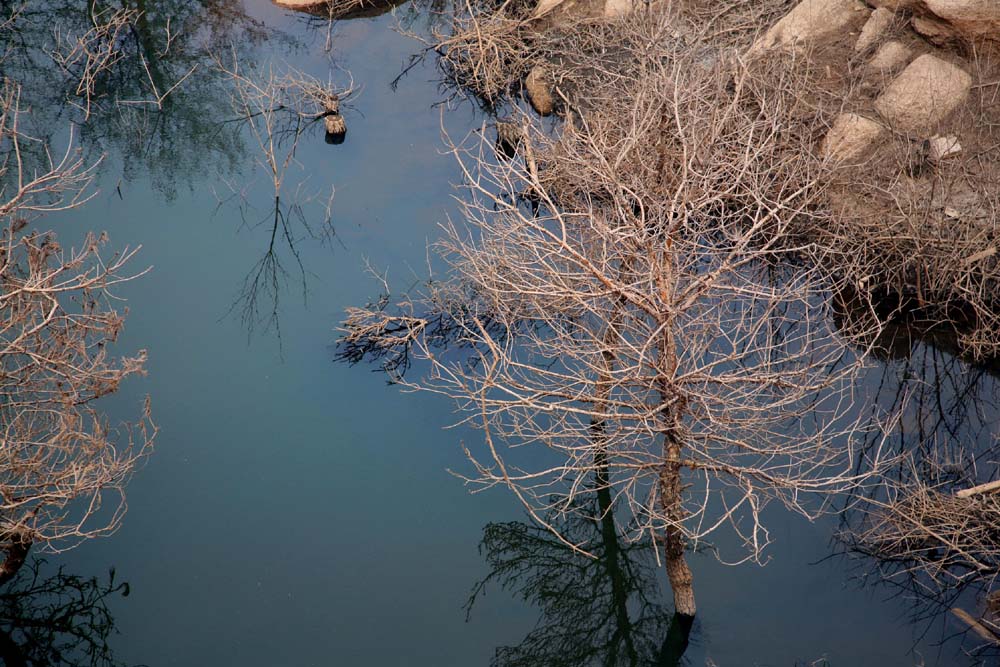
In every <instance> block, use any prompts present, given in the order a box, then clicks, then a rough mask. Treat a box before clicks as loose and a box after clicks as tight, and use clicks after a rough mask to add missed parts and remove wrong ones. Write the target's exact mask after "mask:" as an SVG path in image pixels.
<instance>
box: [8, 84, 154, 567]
mask: <svg viewBox="0 0 1000 667" xmlns="http://www.w3.org/2000/svg"><path fill="white" fill-rule="evenodd" d="M18 100H19V89H18V87H17V86H16V85H14V84H8V85H7V86H6V87H5V88H4V89H3V91H2V93H0V147H2V149H3V151H2V152H3V155H5V156H7V159H6V160H5V161H4V162H3V163H2V164H0V183H3V184H4V186H3V188H2V190H0V226H2V228H0V445H2V446H0V550H2V551H3V552H4V554H5V556H6V557H5V559H4V561H3V563H2V565H0V583H3V582H5V581H7V580H9V579H10V578H11V577H12V576H13V575H14V574H15V573H16V571H17V570H18V569H19V568H20V566H21V565H22V564H23V562H24V559H25V556H26V555H27V552H28V550H29V549H30V547H31V546H32V545H34V544H41V545H44V546H46V547H49V548H50V549H62V548H65V547H68V546H71V545H72V544H74V543H75V542H76V541H79V540H82V539H85V538H89V537H94V536H97V535H102V534H106V533H109V532H111V531H113V530H114V529H115V528H117V527H118V525H119V523H120V521H121V518H122V515H123V514H124V511H125V495H124V489H125V484H126V482H127V481H128V479H129V477H130V475H131V473H132V471H133V470H134V469H135V466H136V465H137V463H138V462H139V461H140V459H141V458H142V457H143V455H144V454H145V453H146V452H147V450H148V448H149V446H150V444H151V442H152V438H153V435H154V433H155V428H154V427H153V425H152V424H151V423H150V421H149V407H148V404H147V405H146V406H145V407H144V408H143V413H142V417H141V418H140V419H139V421H138V422H137V423H136V424H134V425H132V426H127V427H123V428H121V429H118V430H115V429H112V428H111V427H110V426H109V425H108V423H107V420H106V419H105V418H103V417H102V416H101V414H100V413H99V412H98V411H97V408H96V406H95V404H94V403H95V401H97V399H99V398H100V397H102V396H105V395H107V394H110V393H113V392H114V391H116V390H117V389H118V386H119V384H120V383H121V382H122V380H124V379H125V378H126V377H128V376H130V375H133V374H137V373H140V372H142V366H143V362H144V360H145V352H139V353H138V354H136V355H134V356H130V357H123V358H115V357H113V356H112V355H111V351H110V350H109V346H110V344H111V343H113V342H114V340H115V338H116V337H117V335H118V332H119V331H120V330H121V328H122V324H123V322H124V319H123V317H124V313H123V312H121V311H120V310H119V307H118V305H117V303H116V302H117V299H116V298H115V296H114V293H113V289H114V287H115V286H116V285H118V284H120V283H122V282H124V281H127V280H130V279H131V278H133V277H134V275H133V274H130V273H127V272H126V269H125V266H126V264H127V263H128V261H129V260H130V259H131V258H132V257H133V256H134V254H135V252H136V249H128V248H125V249H123V250H122V251H120V252H118V253H116V254H115V255H113V256H111V257H107V256H104V257H102V248H103V246H104V245H105V239H104V238H103V237H100V238H99V237H96V236H93V235H89V236H87V238H86V240H85V241H84V242H83V244H82V246H81V247H80V248H77V249H63V248H62V247H61V246H60V245H59V244H58V242H57V241H56V239H55V236H54V235H53V234H51V233H43V232H39V231H37V229H36V226H37V222H38V220H39V219H40V218H41V216H44V215H45V214H48V213H52V212H56V211H66V210H68V209H73V208H76V207H78V206H80V205H82V204H83V203H84V202H86V200H87V199H88V194H87V188H88V185H89V184H90V181H91V177H92V173H93V167H92V166H88V164H87V163H86V162H85V161H84V160H83V158H82V157H81V156H80V154H79V153H78V152H76V151H75V150H73V149H72V148H68V149H67V150H66V151H65V153H63V154H62V156H61V157H59V156H56V157H53V158H51V159H50V160H49V161H48V162H47V163H46V164H41V165H39V164H31V163H26V162H24V161H23V160H22V156H23V153H22V151H21V148H20V147H21V144H22V142H23V141H24V139H23V137H21V135H20V133H19V118H20V116H21V110H20V108H19V104H18Z"/></svg>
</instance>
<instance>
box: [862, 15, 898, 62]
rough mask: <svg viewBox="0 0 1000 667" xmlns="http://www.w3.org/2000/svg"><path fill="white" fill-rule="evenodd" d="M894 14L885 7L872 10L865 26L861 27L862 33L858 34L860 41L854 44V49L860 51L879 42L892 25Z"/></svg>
mask: <svg viewBox="0 0 1000 667" xmlns="http://www.w3.org/2000/svg"><path fill="white" fill-rule="evenodd" d="M893 16H894V15H893V13H892V12H891V11H889V10H888V9H886V8H885V7H879V8H878V9H876V10H875V11H874V12H872V15H871V16H869V17H868V20H867V21H866V22H865V25H864V27H863V28H861V35H859V36H858V41H857V42H855V44H854V50H855V51H856V52H859V53H860V52H861V51H864V50H866V49H868V48H869V47H871V45H872V44H874V43H875V42H877V41H878V40H879V38H880V37H882V35H884V34H885V32H886V30H888V29H889V27H890V26H891V25H892V21H893Z"/></svg>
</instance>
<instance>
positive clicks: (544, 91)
mask: <svg viewBox="0 0 1000 667" xmlns="http://www.w3.org/2000/svg"><path fill="white" fill-rule="evenodd" d="M524 87H525V88H526V89H527V91H528V101H529V102H531V106H532V107H534V109H535V111H537V112H538V113H539V115H542V116H548V115H549V114H550V113H552V112H553V111H555V108H556V97H555V94H554V91H553V88H554V87H555V86H554V85H553V83H552V75H551V74H549V71H548V68H546V67H545V66H544V65H535V66H534V67H532V68H531V71H530V72H528V76H527V77H526V78H525V80H524Z"/></svg>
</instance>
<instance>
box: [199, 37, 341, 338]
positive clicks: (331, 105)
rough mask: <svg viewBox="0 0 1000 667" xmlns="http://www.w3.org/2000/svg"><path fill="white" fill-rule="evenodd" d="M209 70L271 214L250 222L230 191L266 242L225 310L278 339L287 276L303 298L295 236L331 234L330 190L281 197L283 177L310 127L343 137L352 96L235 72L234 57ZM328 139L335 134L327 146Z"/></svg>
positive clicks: (301, 78) (293, 75)
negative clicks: (226, 93)
mask: <svg viewBox="0 0 1000 667" xmlns="http://www.w3.org/2000/svg"><path fill="white" fill-rule="evenodd" d="M216 67H217V68H218V70H219V71H220V72H221V73H222V74H223V75H224V76H225V77H227V78H228V79H229V80H230V82H231V83H232V90H233V92H232V97H231V104H232V108H233V111H234V113H235V114H236V118H237V120H238V121H239V123H240V124H241V125H242V126H243V127H244V129H245V130H246V133H247V134H248V135H249V136H250V137H252V140H253V142H254V143H255V144H256V146H257V148H258V153H257V163H258V166H259V168H260V169H261V170H262V171H263V172H264V173H266V174H267V176H268V179H269V180H270V185H271V192H273V208H272V209H271V210H269V211H268V212H267V213H266V214H265V215H263V216H262V217H261V218H258V219H256V220H255V219H253V217H252V216H253V213H252V208H251V204H250V201H249V199H248V198H247V197H246V196H245V191H244V190H239V189H235V188H234V192H236V193H237V198H238V199H239V201H240V206H241V212H242V214H243V219H244V222H245V223H247V224H248V226H251V227H259V226H266V227H267V228H268V229H269V242H268V245H267V248H266V250H265V251H264V254H263V255H262V256H261V258H260V259H259V260H258V261H257V262H256V263H255V264H254V266H253V268H252V269H251V270H250V272H249V273H248V274H247V276H246V278H245V279H244V282H243V286H242V289H241V290H240V295H239V297H238V298H237V300H236V302H235V303H234V304H233V307H232V309H233V310H234V311H237V312H239V313H240V316H241V319H242V320H243V323H244V325H245V326H246V327H247V329H248V331H251V332H252V331H253V329H254V327H255V326H256V325H258V324H261V325H263V326H264V327H265V328H273V329H274V330H275V331H277V332H278V335H279V337H280V327H279V322H278V312H279V301H280V296H281V293H282V291H283V290H284V287H285V285H286V283H287V281H288V280H289V278H290V277H291V276H292V275H293V272H294V273H297V274H298V276H297V277H298V280H299V281H300V283H301V285H302V291H303V297H305V293H306V270H305V266H304V265H303V263H302V258H301V255H300V254H299V251H298V248H297V243H298V241H299V240H301V238H302V237H303V236H305V237H308V238H312V239H317V240H329V239H331V238H333V235H334V230H333V225H332V218H331V208H332V203H333V195H334V190H333V188H331V189H330V190H329V193H328V194H327V195H326V196H325V197H317V196H316V195H315V194H312V193H307V192H304V186H303V184H302V183H301V182H300V183H299V185H298V187H297V188H296V189H295V190H294V191H293V192H287V188H286V187H285V180H286V176H287V174H288V171H289V168H290V167H292V166H293V165H294V164H295V160H296V151H297V150H298V145H299V139H300V138H301V137H302V136H303V134H304V133H305V132H306V131H307V130H309V129H310V128H311V127H313V126H316V125H317V124H319V123H323V125H324V126H325V130H326V133H327V135H328V141H329V142H330V143H336V142H337V141H336V135H337V134H338V131H339V138H340V139H341V140H342V138H343V132H344V131H346V130H344V129H343V123H342V120H340V121H339V122H337V121H338V119H341V116H340V105H341V103H342V102H343V101H344V100H346V99H348V98H349V97H350V95H351V91H352V89H351V87H348V88H347V89H346V90H336V89H335V87H334V86H333V84H332V83H323V82H321V81H319V80H318V79H316V78H314V77H311V76H309V75H307V74H305V73H303V72H299V71H296V70H288V71H285V72H278V71H276V70H275V69H274V68H273V67H272V68H270V69H267V70H262V69H252V68H247V67H244V66H242V65H241V63H240V60H239V57H238V55H237V54H236V53H233V54H232V58H231V59H230V60H228V61H226V62H224V61H223V60H221V59H218V60H217V61H216ZM331 121H334V122H331ZM331 128H333V131H331ZM331 134H334V135H335V139H334V140H332V141H331V140H330V139H329V135H331ZM317 203H318V204H319V205H320V206H319V209H320V211H321V212H322V216H321V218H320V222H319V224H318V225H314V224H311V223H310V220H309V215H308V214H307V212H306V209H307V207H310V206H312V205H315V204H317ZM248 216H249V217H248ZM283 256H284V258H283ZM289 262H290V263H292V264H293V265H294V269H293V270H292V272H290V271H289V269H288V268H287V266H286V265H287V264H288V263H289Z"/></svg>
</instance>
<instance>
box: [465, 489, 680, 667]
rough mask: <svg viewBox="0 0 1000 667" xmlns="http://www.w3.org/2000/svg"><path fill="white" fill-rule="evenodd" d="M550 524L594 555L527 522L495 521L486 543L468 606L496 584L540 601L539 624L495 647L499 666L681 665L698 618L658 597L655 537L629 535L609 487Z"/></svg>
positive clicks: (581, 498)
mask: <svg viewBox="0 0 1000 667" xmlns="http://www.w3.org/2000/svg"><path fill="white" fill-rule="evenodd" d="M551 519H552V521H553V525H555V526H556V527H557V528H558V530H559V531H560V532H561V533H562V534H563V535H564V536H565V537H566V538H567V539H568V540H569V541H571V542H573V543H575V544H578V545H580V547H581V548H582V549H584V550H586V551H588V552H589V553H590V554H592V555H593V556H594V558H591V557H589V556H587V555H585V554H582V553H580V551H577V550H574V549H573V548H571V547H569V546H567V545H566V544H565V543H564V542H562V541H560V540H559V539H557V538H556V537H555V536H554V535H553V534H552V533H551V532H550V531H549V530H547V529H545V528H543V527H540V526H537V525H534V524H531V523H525V522H517V521H515V522H507V523H490V524H487V525H486V527H485V528H484V529H483V540H482V543H481V544H480V551H481V552H482V554H483V555H484V557H485V559H486V561H487V563H488V564H489V568H490V573H489V574H488V575H487V576H486V578H485V579H483V580H482V581H480V582H478V583H477V584H476V586H475V587H474V589H473V591H472V594H471V595H470V597H469V601H468V603H467V606H466V610H467V612H468V613H469V614H470V615H471V613H472V610H473V607H474V605H475V603H476V601H477V600H478V599H479V598H481V597H482V596H483V595H485V594H486V591H487V589H488V588H489V587H490V586H492V585H496V586H499V587H500V588H502V589H504V590H506V591H508V592H509V593H512V594H513V595H515V596H517V597H519V598H521V599H523V600H524V601H526V602H529V603H531V604H533V605H535V606H536V607H538V610H539V615H538V620H537V622H536V624H535V627H534V629H533V630H532V631H531V632H529V633H528V635H527V636H526V637H525V638H524V640H523V641H522V642H521V643H520V644H518V645H517V646H502V647H499V648H497V649H496V653H495V656H494V658H493V661H492V664H493V665H494V666H495V667H529V666H531V667H543V666H544V667H584V666H586V665H606V666H612V665H621V666H628V667H637V666H639V665H656V666H657V667H676V666H677V665H680V664H683V663H682V658H683V656H684V653H685V651H686V650H687V647H688V642H689V638H690V635H691V630H692V625H693V623H694V619H693V618H692V617H689V616H681V615H679V614H674V613H672V612H671V611H670V610H669V609H668V608H667V607H666V606H665V605H664V604H663V603H662V602H661V595H660V593H661V591H662V590H663V586H664V585H665V582H663V581H660V579H661V578H659V577H657V572H658V568H657V565H656V560H655V554H654V547H653V545H652V544H651V542H650V541H649V540H648V539H640V540H636V541H631V542H630V541H628V539H626V537H625V536H624V535H623V534H622V531H621V530H620V528H619V526H618V525H617V522H616V520H615V516H614V508H613V507H612V502H611V497H610V492H609V491H608V488H607V487H604V488H597V489H591V490H588V491H587V492H585V493H582V494H580V496H579V497H578V498H577V499H576V500H575V501H574V502H573V503H572V506H571V507H570V509H569V512H568V513H566V514H564V515H561V516H559V517H551Z"/></svg>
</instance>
